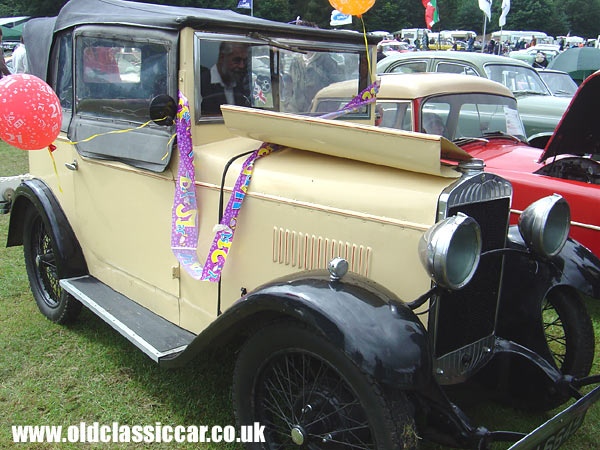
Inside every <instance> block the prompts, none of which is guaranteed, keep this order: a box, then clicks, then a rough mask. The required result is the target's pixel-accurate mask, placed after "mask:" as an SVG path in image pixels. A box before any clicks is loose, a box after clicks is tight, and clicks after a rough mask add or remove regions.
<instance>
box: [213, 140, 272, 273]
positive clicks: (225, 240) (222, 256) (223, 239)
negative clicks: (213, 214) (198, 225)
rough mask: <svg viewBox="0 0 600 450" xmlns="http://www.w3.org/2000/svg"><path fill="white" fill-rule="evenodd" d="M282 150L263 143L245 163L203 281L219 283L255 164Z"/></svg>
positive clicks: (218, 232) (217, 235) (219, 228)
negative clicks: (264, 157) (260, 159)
mask: <svg viewBox="0 0 600 450" xmlns="http://www.w3.org/2000/svg"><path fill="white" fill-rule="evenodd" d="M280 148H281V146H280V145H276V144H268V143H263V144H262V145H261V146H260V148H259V149H258V150H255V151H254V152H253V153H252V154H251V155H250V156H249V157H248V158H247V159H246V161H244V164H243V166H242V171H241V173H240V175H239V176H238V179H237V181H236V182H235V185H234V187H233V192H232V193H231V197H230V198H229V202H228V203H227V207H226V208H225V212H224V214H223V218H222V219H221V222H220V224H219V225H218V226H217V228H218V231H217V233H216V235H215V238H214V239H213V243H212V245H211V247H210V251H209V252H208V257H207V258H206V262H205V263H204V269H203V271H202V280H205V281H219V278H220V277H221V271H222V270H223V266H224V265H225V260H226V259H227V255H228V254H229V249H230V247H231V242H232V241H233V235H234V233H235V230H236V228H237V217H238V215H239V213H240V209H241V208H242V203H243V201H244V198H246V194H247V192H248V186H249V185H250V180H251V179H252V174H253V172H254V164H255V163H256V161H257V160H258V159H259V158H262V157H263V156H266V155H269V154H270V153H273V152H274V151H275V150H279V149H280Z"/></svg>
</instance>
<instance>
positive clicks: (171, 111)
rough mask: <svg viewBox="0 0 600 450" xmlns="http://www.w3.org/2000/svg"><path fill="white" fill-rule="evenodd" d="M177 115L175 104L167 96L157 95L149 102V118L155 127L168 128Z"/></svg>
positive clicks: (171, 98)
mask: <svg viewBox="0 0 600 450" xmlns="http://www.w3.org/2000/svg"><path fill="white" fill-rule="evenodd" d="M176 115H177V103H175V100H173V97H170V96H169V95H167V94H161V95H157V96H156V97H154V98H153V99H152V101H151V102H150V118H151V119H152V120H153V121H154V123H155V124H157V125H163V126H167V127H170V126H171V125H173V122H174V120H175V116H176Z"/></svg>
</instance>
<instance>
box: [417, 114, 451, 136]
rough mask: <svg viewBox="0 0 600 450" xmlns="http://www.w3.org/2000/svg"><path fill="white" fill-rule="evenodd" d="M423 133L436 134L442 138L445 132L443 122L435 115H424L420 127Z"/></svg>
mask: <svg viewBox="0 0 600 450" xmlns="http://www.w3.org/2000/svg"><path fill="white" fill-rule="evenodd" d="M421 128H422V129H423V132H424V133H427V134H437V135H440V136H443V135H444V133H445V132H446V127H445V126H444V121H443V120H442V118H441V117H440V116H438V115H437V114H436V113H424V114H423V125H422V127H421Z"/></svg>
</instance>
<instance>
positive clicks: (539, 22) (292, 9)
mask: <svg viewBox="0 0 600 450" xmlns="http://www.w3.org/2000/svg"><path fill="white" fill-rule="evenodd" d="M66 2H67V0H57V1H53V2H49V1H46V0H0V17H9V16H20V15H30V16H34V17H41V16H52V15H56V14H57V13H58V11H59V10H60V8H61V7H62V6H63V5H64V4H65V3H66ZM146 3H156V4H168V5H179V6H193V7H200V8H215V9H231V10H233V11H237V12H240V13H242V14H250V11H249V10H247V9H242V10H238V9H237V3H238V0H146ZM501 3H502V2H501V1H495V2H494V4H493V6H492V21H491V22H489V23H487V25H486V31H487V32H488V33H489V32H492V31H496V30H499V29H500V27H499V26H498V18H499V17H500V6H501ZM437 4H438V8H439V14H440V19H441V21H440V22H439V23H438V24H436V25H435V29H434V31H437V30H441V29H444V30H453V29H466V30H473V31H476V32H478V33H481V32H482V30H483V13H482V12H481V11H480V10H479V7H478V5H477V2H476V1H475V0H438V2H437ZM330 12H331V8H330V5H329V3H328V2H327V0H254V15H255V16H257V17H263V18H265V19H270V20H277V21H280V22H290V21H292V20H294V19H296V17H298V16H299V17H301V18H302V19H303V20H305V21H309V22H313V23H315V24H317V25H318V26H319V27H321V28H329V17H330ZM424 17H425V13H424V8H423V4H422V2H421V0H377V1H376V2H375V6H374V7H373V8H371V10H370V11H368V12H367V13H365V14H364V17H363V19H364V21H365V25H366V28H367V30H368V31H375V30H387V31H390V32H394V31H397V30H400V29H402V28H422V27H424V26H425V23H424V22H425V19H424ZM599 22H600V0H590V1H589V2H588V3H587V4H585V7H583V6H582V4H581V3H580V2H577V0H566V1H561V0H511V9H510V12H509V14H508V16H507V19H506V25H505V27H504V28H505V29H507V30H532V31H533V30H535V31H544V32H546V33H548V34H549V35H552V36H558V35H566V34H567V33H568V32H570V33H571V34H572V35H579V36H584V37H588V38H591V37H596V36H597V34H598V29H597V24H598V23H599ZM344 28H352V29H355V30H362V24H361V23H360V20H358V19H356V18H355V19H354V22H353V24H352V25H351V26H345V27H344Z"/></svg>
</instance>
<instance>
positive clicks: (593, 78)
mask: <svg viewBox="0 0 600 450" xmlns="http://www.w3.org/2000/svg"><path fill="white" fill-rule="evenodd" d="M598 93H600V71H598V72H596V73H594V74H592V75H590V76H589V77H588V78H587V79H586V80H585V81H584V82H583V83H581V86H579V89H577V92H576V93H575V95H574V96H573V99H572V100H571V104H570V105H569V107H568V108H567V111H566V112H565V114H564V115H563V117H562V119H561V121H560V122H559V124H558V126H557V127H556V130H555V131H554V134H552V137H551V138H550V140H549V141H548V144H546V148H545V150H544V153H543V155H542V157H541V158H540V161H545V160H546V159H548V158H551V157H553V156H557V155H587V154H592V155H597V156H600V124H599V123H598V118H597V114H596V113H597V110H598V102H597V98H598Z"/></svg>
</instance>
